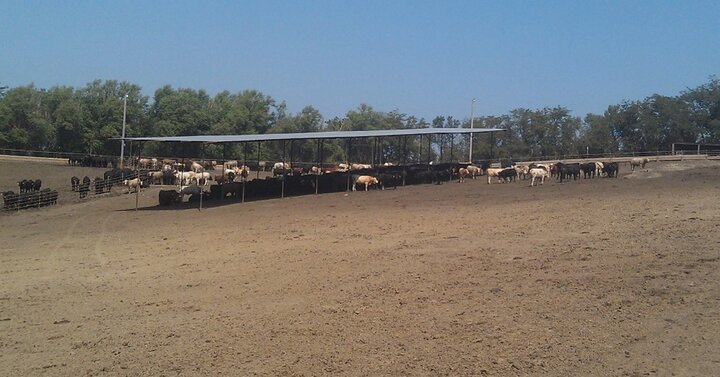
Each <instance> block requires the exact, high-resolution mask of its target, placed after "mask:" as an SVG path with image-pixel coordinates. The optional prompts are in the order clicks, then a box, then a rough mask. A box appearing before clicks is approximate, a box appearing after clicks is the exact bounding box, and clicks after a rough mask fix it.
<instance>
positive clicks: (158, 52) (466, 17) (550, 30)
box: [0, 0, 720, 121]
mask: <svg viewBox="0 0 720 377" xmlns="http://www.w3.org/2000/svg"><path fill="white" fill-rule="evenodd" d="M0 48H1V50H2V53H1V54H0V85H9V86H11V87H14V86H20V85H26V84H30V83H34V84H35V85H36V86H38V87H42V88H47V87H51V86H53V85H70V86H75V87H81V86H84V85H85V84H86V83H88V82H90V81H92V80H94V79H103V80H105V79H117V80H126V81H129V82H132V83H135V84H138V85H140V86H142V87H143V91H144V93H145V94H146V95H148V96H150V97H152V94H153V92H154V91H155V90H156V89H158V88H160V87H161V86H162V85H165V84H170V85H172V86H173V87H190V88H194V89H205V90H207V91H208V93H209V94H211V95H214V94H215V93H217V92H219V91H222V90H229V91H231V92H238V91H241V90H245V89H256V90H259V91H261V92H263V93H264V94H267V95H270V96H272V97H273V98H274V99H276V100H277V101H286V103H287V106H288V110H289V111H290V112H298V111H300V110H301V109H302V108H303V107H304V106H306V105H312V106H314V107H315V108H317V109H318V110H320V112H321V113H322V114H323V115H324V116H325V118H326V119H328V118H331V117H334V116H343V115H344V114H345V113H346V112H347V111H349V110H351V109H355V108H357V107H358V106H359V105H360V104H362V103H366V104H369V105H371V106H372V107H373V108H375V109H376V110H379V111H392V110H399V111H400V112H403V113H407V114H411V115H415V116H418V117H424V118H426V119H427V120H428V121H430V120H432V118H433V117H435V116H436V115H452V116H454V117H456V118H460V119H466V118H468V117H469V116H470V103H471V99H472V98H473V97H475V98H477V102H476V105H475V114H476V115H502V114H505V113H507V112H508V111H510V110H512V109H515V108H519V107H527V108H533V109H534V108H542V107H546V106H549V107H552V106H565V107H567V108H569V109H570V110H572V111H573V113H574V114H575V115H578V116H584V115H585V114H586V113H589V112H592V113H602V112H603V111H604V110H605V109H607V106H608V105H613V104H617V103H620V102H621V101H623V100H625V99H627V100H636V99H643V98H645V97H647V96H649V95H652V94H654V93H659V94H664V95H676V94H678V93H679V92H680V91H682V90H684V89H686V88H693V87H696V86H698V85H701V84H704V83H706V82H707V81H708V78H709V77H710V75H720V1H550V0H548V1H493V2H489V1H403V0H396V1H323V0H317V1H292V0H286V1H227V2H224V1H112V2H111V1H9V0H2V1H0Z"/></svg>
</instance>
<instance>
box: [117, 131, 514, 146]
mask: <svg viewBox="0 0 720 377" xmlns="http://www.w3.org/2000/svg"><path fill="white" fill-rule="evenodd" d="M502 131H505V130H504V129H501V128H409V129H396V130H373V131H325V132H301V133H279V134H253V135H197V136H155V137H126V138H125V140H130V141H159V142H176V143H177V142H187V143H243V142H253V141H279V140H307V139H348V138H365V137H389V136H412V135H442V134H470V133H473V134H478V133H486V132H502ZM114 139H116V140H122V138H114Z"/></svg>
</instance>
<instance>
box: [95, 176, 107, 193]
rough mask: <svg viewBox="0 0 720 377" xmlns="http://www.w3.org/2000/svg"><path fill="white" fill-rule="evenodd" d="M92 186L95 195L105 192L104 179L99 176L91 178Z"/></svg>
mask: <svg viewBox="0 0 720 377" xmlns="http://www.w3.org/2000/svg"><path fill="white" fill-rule="evenodd" d="M93 186H94V187H95V195H100V194H102V193H103V192H105V180H104V179H102V178H100V177H95V179H94V180H93Z"/></svg>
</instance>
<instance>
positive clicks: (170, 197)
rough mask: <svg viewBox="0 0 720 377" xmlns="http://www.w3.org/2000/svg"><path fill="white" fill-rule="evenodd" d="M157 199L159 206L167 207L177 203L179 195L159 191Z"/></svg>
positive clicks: (172, 191)
mask: <svg viewBox="0 0 720 377" xmlns="http://www.w3.org/2000/svg"><path fill="white" fill-rule="evenodd" d="M213 187H214V186H213ZM158 199H159V202H160V205H161V206H169V205H171V204H173V203H175V202H178V201H179V200H178V199H179V193H178V192H177V191H175V190H160V192H159V193H158Z"/></svg>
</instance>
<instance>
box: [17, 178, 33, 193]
mask: <svg viewBox="0 0 720 377" xmlns="http://www.w3.org/2000/svg"><path fill="white" fill-rule="evenodd" d="M34 185H35V182H33V180H32V179H23V180H22V181H20V182H18V187H19V188H20V193H21V194H22V193H26V192H32V191H33V186H34Z"/></svg>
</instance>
